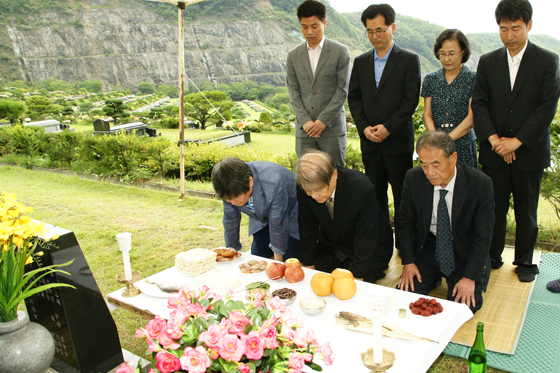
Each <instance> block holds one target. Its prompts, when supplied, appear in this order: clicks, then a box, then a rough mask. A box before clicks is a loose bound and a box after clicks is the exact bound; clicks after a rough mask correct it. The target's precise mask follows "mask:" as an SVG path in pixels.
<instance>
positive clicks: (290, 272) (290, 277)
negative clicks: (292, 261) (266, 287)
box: [284, 259, 305, 284]
mask: <svg viewBox="0 0 560 373" xmlns="http://www.w3.org/2000/svg"><path fill="white" fill-rule="evenodd" d="M296 260H297V259H296ZM298 262H299V261H298ZM284 277H286V281H288V282H290V283H292V284H293V283H295V282H300V281H303V279H304V278H305V272H303V268H301V267H294V266H292V267H287V268H286V270H285V271H284Z"/></svg>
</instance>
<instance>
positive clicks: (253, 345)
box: [243, 330, 266, 360]
mask: <svg viewBox="0 0 560 373" xmlns="http://www.w3.org/2000/svg"><path fill="white" fill-rule="evenodd" d="M243 339H244V342H245V356H247V358H248V359H250V360H259V359H260V358H262V357H263V354H264V348H265V345H266V343H265V341H264V340H263V339H262V338H261V337H260V336H259V332H257V331H256V330H254V331H252V332H250V333H249V335H248V336H246V337H244V338H243Z"/></svg>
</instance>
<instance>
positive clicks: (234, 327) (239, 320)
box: [228, 311, 250, 334]
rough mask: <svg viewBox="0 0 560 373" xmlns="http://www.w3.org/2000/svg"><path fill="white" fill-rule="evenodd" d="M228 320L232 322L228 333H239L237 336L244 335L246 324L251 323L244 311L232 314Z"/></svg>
mask: <svg viewBox="0 0 560 373" xmlns="http://www.w3.org/2000/svg"><path fill="white" fill-rule="evenodd" d="M228 319H229V320H230V321H231V325H230V327H229V329H228V331H229V332H230V333H237V334H242V333H243V328H244V327H245V324H247V323H248V322H250V321H249V319H248V318H247V316H245V315H244V314H243V312H242V311H233V312H231V313H230V314H229V317H228Z"/></svg>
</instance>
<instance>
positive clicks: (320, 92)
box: [286, 37, 350, 137]
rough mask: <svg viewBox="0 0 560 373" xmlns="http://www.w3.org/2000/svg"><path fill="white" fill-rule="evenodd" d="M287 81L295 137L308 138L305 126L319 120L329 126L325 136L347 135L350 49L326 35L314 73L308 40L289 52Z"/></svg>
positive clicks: (324, 133) (323, 133)
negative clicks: (294, 117) (346, 106)
mask: <svg viewBox="0 0 560 373" xmlns="http://www.w3.org/2000/svg"><path fill="white" fill-rule="evenodd" d="M286 74H287V76H286V84H287V85H288V89H289V92H290V102H291V104H292V109H293V110H294V113H295V114H296V128H295V133H296V137H307V133H306V132H305V131H304V130H303V129H302V126H303V125H304V124H305V123H307V122H308V121H315V120H317V119H319V120H320V121H321V122H323V123H324V124H325V125H326V126H327V128H325V130H324V131H323V132H322V133H321V136H322V137H335V136H342V135H345V134H346V131H347V129H346V114H345V110H344V102H345V101H346V98H347V97H348V82H349V81H350V51H349V50H348V47H347V46H346V45H344V44H341V43H338V42H336V41H334V40H330V39H327V38H326V37H325V43H324V45H323V50H322V51H321V56H320V57H319V62H318V63H317V68H316V69H315V75H313V74H312V72H311V63H310V62H309V55H308V53H307V42H304V43H303V44H300V45H299V46H297V47H295V48H294V49H292V50H291V51H290V52H289V53H288V66H287V73H286Z"/></svg>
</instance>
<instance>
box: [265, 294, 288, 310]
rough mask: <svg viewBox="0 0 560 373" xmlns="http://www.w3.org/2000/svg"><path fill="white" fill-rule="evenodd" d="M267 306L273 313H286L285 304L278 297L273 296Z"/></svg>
mask: <svg viewBox="0 0 560 373" xmlns="http://www.w3.org/2000/svg"><path fill="white" fill-rule="evenodd" d="M268 305H269V306H270V308H272V309H273V310H275V311H280V312H284V311H286V302H284V301H283V300H282V299H280V297H279V296H275V297H273V298H272V299H271V300H270V301H268Z"/></svg>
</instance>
